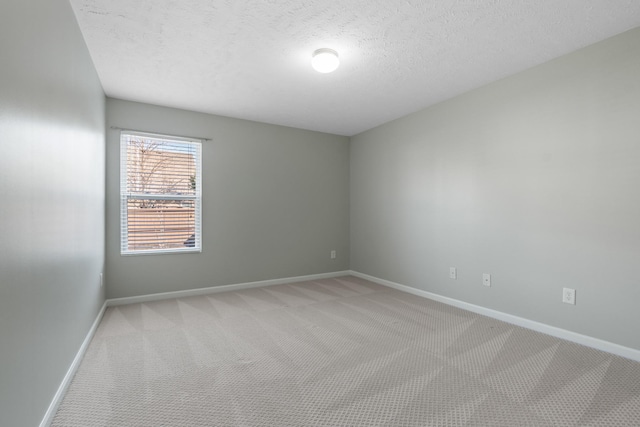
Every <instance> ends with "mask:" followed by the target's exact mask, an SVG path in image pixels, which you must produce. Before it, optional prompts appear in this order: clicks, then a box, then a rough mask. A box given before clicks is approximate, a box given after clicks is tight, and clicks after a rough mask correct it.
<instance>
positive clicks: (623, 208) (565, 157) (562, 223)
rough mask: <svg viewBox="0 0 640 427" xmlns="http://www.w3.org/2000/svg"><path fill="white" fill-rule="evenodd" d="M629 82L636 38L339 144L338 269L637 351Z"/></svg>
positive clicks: (637, 51) (634, 109)
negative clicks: (343, 223) (569, 298)
mask: <svg viewBox="0 0 640 427" xmlns="http://www.w3.org/2000/svg"><path fill="white" fill-rule="evenodd" d="M639 76H640V29H636V30H633V31H630V32H627V33H624V34H622V35H620V36H617V37H615V38H612V39H609V40H606V41H604V42H602V43H600V44H597V45H594V46H591V47H588V48H585V49H583V50H581V51H578V52H576V53H573V54H571V55H568V56H565V57H562V58H559V59H557V60H554V61H552V62H549V63H546V64H543V65H541V66H539V67H536V68H534V69H531V70H528V71H526V72H523V73H520V74H518V75H516V76H513V77H510V78H507V79H504V80H502V81H499V82H497V83H494V84H491V85H488V86H486V87H483V88H480V89H478V90H475V91H472V92H470V93H467V94H465V95H462V96H459V97H457V98H454V99H451V100H449V101H447V102H444V103H441V104H439V105H436V106H434V107H432V108H428V109H426V110H423V111H420V112H418V113H415V114H412V115H410V116H407V117H404V118H402V119H399V120H397V121H394V122H391V123H388V124H385V125H383V126H380V127H378V128H375V129H373V130H370V131H367V132H365V133H362V134H360V135H357V136H355V137H353V138H352V140H351V195H352V197H351V267H352V269H354V270H356V271H359V272H362V273H366V274H370V275H373V276H377V277H379V278H383V279H387V280H391V281H394V282H398V283H401V284H405V285H408V286H412V287H415V288H419V289H423V290H426V291H430V292H434V293H436V294H439V295H443V296H447V297H451V298H455V299H458V300H462V301H466V302H469V303H473V304H477V305H480V306H484V307H487V308H491V309H495V310H499V311H501V312H505V313H509V314H513V315H517V316H521V317H524V318H527V319H531V320H535V321H539V322H543V323H546V324H549V325H553V326H557V327H560V328H564V329H567V330H571V331H575V332H578V333H582V334H586V335H589V336H593V337H596V338H600V339H604V340H608V341H611V342H614V343H618V344H621V345H624V346H628V347H631V348H635V349H640V334H639V333H638V325H640V309H639V307H638V304H639V303H640V191H639V190H638V186H639V185H640V78H639ZM450 266H455V267H457V268H458V280H455V281H454V280H450V279H449V278H448V269H449V267H450ZM483 272H486V273H491V274H492V282H493V283H492V287H491V288H486V287H483V286H482V273H483ZM563 287H571V288H575V289H577V305H575V306H570V305H566V304H562V303H561V292H562V288H563Z"/></svg>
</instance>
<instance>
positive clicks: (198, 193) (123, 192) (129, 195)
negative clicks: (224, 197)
mask: <svg viewBox="0 0 640 427" xmlns="http://www.w3.org/2000/svg"><path fill="white" fill-rule="evenodd" d="M128 136H134V137H136V136H138V137H143V138H149V139H157V140H162V141H170V142H177V143H190V144H193V147H194V148H195V173H196V176H195V180H196V188H195V194H193V195H187V194H185V195H168V194H159V193H134V192H129V191H128V188H127V173H128V171H127V146H128V138H127V137H128ZM131 199H135V200H193V201H194V202H195V203H194V215H195V233H194V234H195V245H194V246H193V247H187V246H185V247H184V248H168V249H137V250H131V249H128V247H129V242H128V238H129V233H128V201H129V200H131ZM194 252H196V253H199V252H202V140H201V139H194V138H186V137H179V136H174V135H164V134H157V133H147V132H138V131H129V130H122V131H121V132H120V254H121V255H160V254H177V253H194Z"/></svg>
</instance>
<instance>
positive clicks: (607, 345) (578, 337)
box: [349, 270, 640, 362]
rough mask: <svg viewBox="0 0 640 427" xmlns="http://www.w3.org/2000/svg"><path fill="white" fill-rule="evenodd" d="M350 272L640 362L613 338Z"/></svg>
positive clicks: (635, 353) (637, 355) (637, 352)
mask: <svg viewBox="0 0 640 427" xmlns="http://www.w3.org/2000/svg"><path fill="white" fill-rule="evenodd" d="M349 274H351V275H352V276H356V277H360V278H361V279H366V280H369V281H371V282H374V283H378V284H380V285H383V286H387V287H390V288H393V289H397V290H399V291H403V292H407V293H410V294H413V295H417V296H420V297H423V298H428V299H431V300H434V301H438V302H441V303H444V304H447V305H451V306H454V307H457V308H461V309H463V310H467V311H471V312H473V313H477V314H482V315H483V316H487V317H491V318H493V319H497V320H501V321H503V322H507V323H510V324H512V325H516V326H521V327H523V328H527V329H531V330H534V331H536V332H541V333H543V334H547V335H551V336H553V337H556V338H561V339H564V340H567V341H571V342H574V343H577V344H582V345H584V346H587V347H591V348H595V349H597V350H602V351H606V352H607V353H611V354H615V355H617V356H621V357H624V358H627V359H631V360H634V361H636V362H640V350H636V349H633V348H630V347H625V346H622V345H619V344H615V343H612V342H609V341H604V340H601V339H599V338H594V337H590V336H588V335H582V334H579V333H576V332H572V331H568V330H566V329H562V328H558V327H555V326H551V325H547V324H545V323H540V322H536V321H534V320H529V319H525V318H523V317H518V316H514V315H512V314H507V313H503V312H501V311H497V310H492V309H490V308H486V307H482V306H479V305H475V304H470V303H468V302H464V301H460V300H457V299H453V298H449V297H445V296H442V295H438V294H434V293H431V292H427V291H423V290H421V289H416V288H412V287H410V286H406V285H401V284H399V283H395V282H391V281H389V280H385V279H380V278H378V277H374V276H370V275H368V274H364V273H360V272H358V271H353V270H351V271H349Z"/></svg>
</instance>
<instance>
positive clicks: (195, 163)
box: [120, 131, 202, 254]
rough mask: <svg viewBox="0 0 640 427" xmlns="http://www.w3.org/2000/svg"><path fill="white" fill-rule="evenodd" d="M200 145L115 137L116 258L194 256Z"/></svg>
mask: <svg viewBox="0 0 640 427" xmlns="http://www.w3.org/2000/svg"><path fill="white" fill-rule="evenodd" d="M201 148H202V142H201V141H199V140H193V139H188V138H179V137H172V136H165V135H154V134H147V133H140V132H129V131H123V132H122V133H121V135H120V210H121V227H120V228H121V253H122V254H145V253H167V252H173V253H175V252H200V250H201V241H202V239H201V231H200V209H201V204H202V203H201V198H202V196H201V195H202V179H201V154H200V153H201Z"/></svg>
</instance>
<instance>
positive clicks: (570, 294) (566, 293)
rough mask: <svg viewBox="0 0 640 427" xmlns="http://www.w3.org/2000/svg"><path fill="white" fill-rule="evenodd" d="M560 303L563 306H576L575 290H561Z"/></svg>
mask: <svg viewBox="0 0 640 427" xmlns="http://www.w3.org/2000/svg"><path fill="white" fill-rule="evenodd" d="M562 302H563V303H565V304H571V305H576V290H575V289H571V288H562Z"/></svg>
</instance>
